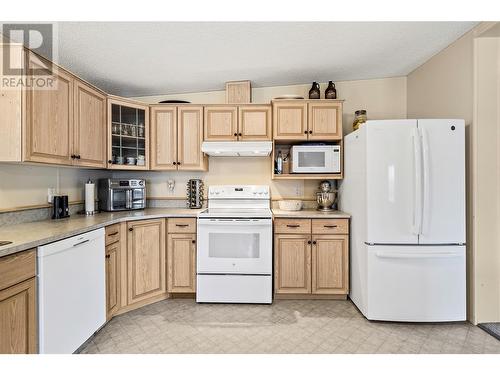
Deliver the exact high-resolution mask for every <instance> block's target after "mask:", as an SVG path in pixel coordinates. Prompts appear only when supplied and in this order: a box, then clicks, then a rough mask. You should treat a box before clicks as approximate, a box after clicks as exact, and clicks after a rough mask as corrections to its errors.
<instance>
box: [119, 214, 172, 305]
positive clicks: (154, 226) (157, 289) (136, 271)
mask: <svg viewBox="0 0 500 375" xmlns="http://www.w3.org/2000/svg"><path fill="white" fill-rule="evenodd" d="M127 230H128V236H127V258H128V259H127V263H128V272H127V279H128V283H127V284H128V288H127V289H128V290H127V294H128V304H129V305H130V304H133V303H136V302H140V301H143V300H145V299H148V298H152V297H156V296H160V295H162V294H165V293H166V259H165V253H166V249H165V237H166V236H165V220H164V219H158V220H140V221H133V222H129V223H128V224H127Z"/></svg>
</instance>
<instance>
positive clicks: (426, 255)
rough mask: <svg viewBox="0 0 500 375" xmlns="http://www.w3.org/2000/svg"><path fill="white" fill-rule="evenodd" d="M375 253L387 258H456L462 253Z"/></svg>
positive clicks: (379, 256)
mask: <svg viewBox="0 0 500 375" xmlns="http://www.w3.org/2000/svg"><path fill="white" fill-rule="evenodd" d="M375 255H376V256H377V257H378V258H388V259H430V258H457V257H460V256H462V255H460V254H458V253H455V252H447V251H441V252H434V253H417V252H408V253H395V252H392V251H391V252H385V251H377V252H376V253H375Z"/></svg>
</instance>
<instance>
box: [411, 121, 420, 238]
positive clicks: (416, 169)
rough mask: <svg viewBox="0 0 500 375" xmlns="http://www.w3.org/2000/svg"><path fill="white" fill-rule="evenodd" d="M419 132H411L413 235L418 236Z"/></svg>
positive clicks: (414, 130)
mask: <svg viewBox="0 0 500 375" xmlns="http://www.w3.org/2000/svg"><path fill="white" fill-rule="evenodd" d="M420 138H421V137H420V132H419V129H418V128H414V129H413V132H412V141H413V166H414V173H415V175H414V181H415V186H414V188H413V192H414V194H415V196H414V198H413V225H412V232H413V234H416V235H419V234H421V232H422V147H421V143H420Z"/></svg>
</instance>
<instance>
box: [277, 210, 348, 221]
mask: <svg viewBox="0 0 500 375" xmlns="http://www.w3.org/2000/svg"><path fill="white" fill-rule="evenodd" d="M272 211H273V216H274V217H275V218H297V219H349V218H350V217H351V215H349V214H347V213H345V212H342V211H329V212H323V211H318V210H314V209H305V210H300V211H285V210H279V209H274V208H273V209H272Z"/></svg>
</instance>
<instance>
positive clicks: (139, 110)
mask: <svg viewBox="0 0 500 375" xmlns="http://www.w3.org/2000/svg"><path fill="white" fill-rule="evenodd" d="M108 128H109V129H108V135H109V136H108V168H109V169H149V108H148V106H147V105H144V104H141V103H137V102H134V101H128V100H120V99H108Z"/></svg>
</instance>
